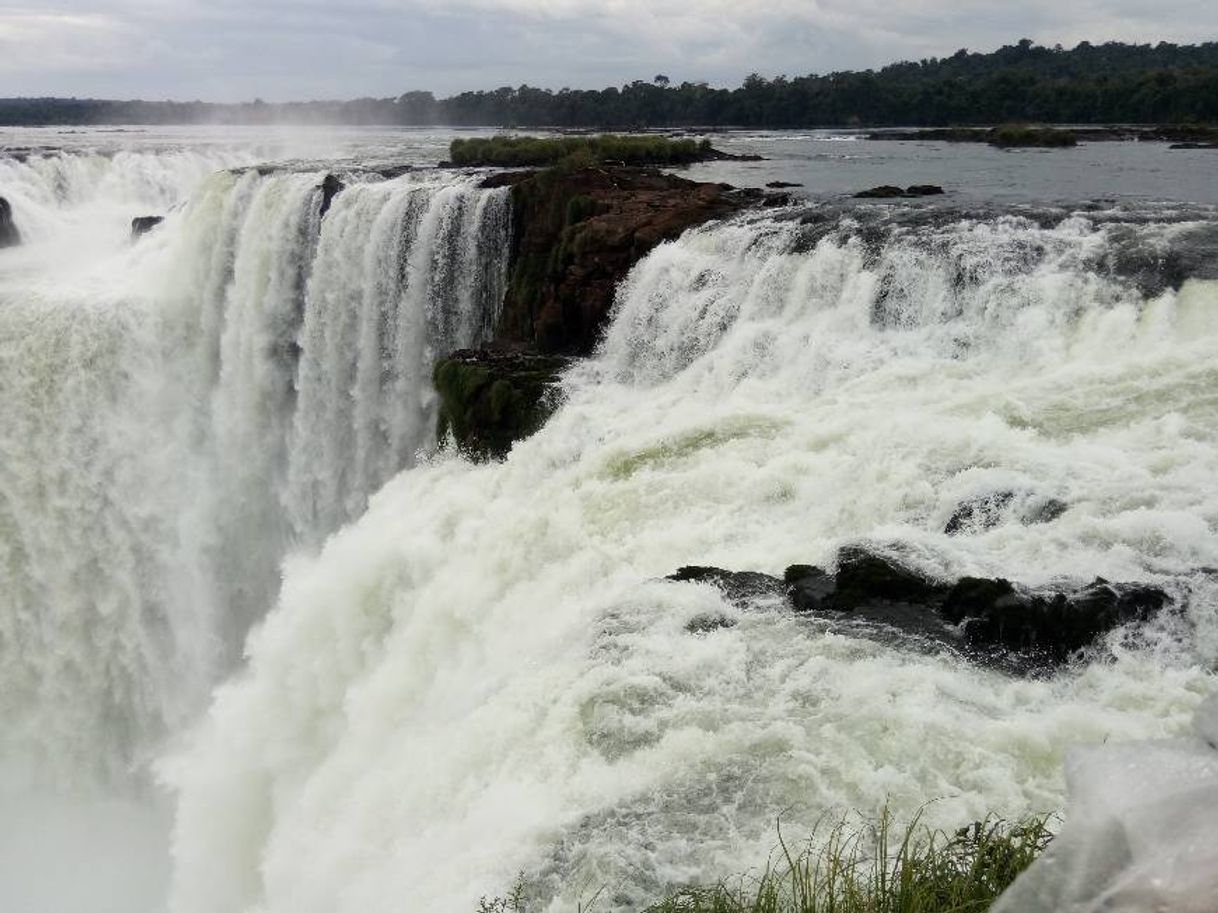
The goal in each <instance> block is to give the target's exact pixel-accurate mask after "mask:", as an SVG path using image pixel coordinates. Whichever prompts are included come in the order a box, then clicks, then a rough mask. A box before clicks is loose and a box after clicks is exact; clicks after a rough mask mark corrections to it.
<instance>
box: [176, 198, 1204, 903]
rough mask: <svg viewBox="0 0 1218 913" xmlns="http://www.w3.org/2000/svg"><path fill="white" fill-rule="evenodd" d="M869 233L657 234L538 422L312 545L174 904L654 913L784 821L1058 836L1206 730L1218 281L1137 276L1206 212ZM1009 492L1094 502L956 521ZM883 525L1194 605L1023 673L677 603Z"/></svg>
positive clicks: (292, 574)
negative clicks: (1118, 775)
mask: <svg viewBox="0 0 1218 913" xmlns="http://www.w3.org/2000/svg"><path fill="white" fill-rule="evenodd" d="M863 212H864V211H863V210H860V213H863ZM869 212H872V216H868V217H866V218H865V217H864V215H854V214H851V213H850V212H845V213H837V214H832V213H830V214H829V217H828V218H827V219H826V217H825V214H824V213H820V214H819V215H818V214H817V213H816V212H813V213H812V214H811V217H810V218H807V219H803V220H801V219H799V218H794V217H750V218H746V219H742V220H738V221H735V222H732V223H729V224H722V225H714V226H709V227H706V228H703V229H699V230H695V231H692V232H689V233H687V234H686V235H685V236H683V237H682V238H681V239H680V240H678V241H676V242H674V243H670V244H665V245H662V246H661V247H659V248H657V249H656V250H655V251H653V252H652V253H651V254H650V255H649V256H648V257H647V258H645V259H644V260H643V261H642V262H641V263H640V264H639V265H638V266H637V267H636V268H635V270H634V271H633V272H632V274H631V276H630V278H629V280H628V281H627V282H626V283H625V284H624V286H623V287H622V288H621V289H620V291H619V296H618V304H617V308H616V311H615V314H614V318H613V321H612V325H611V326H610V327H609V329H608V331H607V334H606V337H605V339H604V340H603V343H602V345H601V347H600V349H599V351H598V353H597V355H596V357H595V358H593V359H592V360H591V361H589V362H588V363H586V364H583V365H581V366H578V367H576V368H574V369H572V370H571V371H570V372H569V374H568V375H567V376H566V378H565V381H564V392H565V402H564V404H563V406H562V408H561V409H560V410H559V412H558V413H557V414H556V415H555V416H554V418H553V419H552V420H551V421H550V423H549V424H548V425H547V426H546V427H545V428H544V429H542V431H540V432H539V433H538V434H537V435H536V436H534V437H533V438H531V439H530V440H527V441H524V442H522V443H520V444H518V445H517V446H516V447H515V448H514V449H513V451H512V452H511V454H510V455H509V457H508V458H507V460H506V461H504V462H503V463H499V464H489V465H472V464H470V463H467V462H465V461H463V460H461V459H459V458H457V457H455V456H454V455H452V454H450V453H445V452H441V453H438V454H436V455H434V456H431V457H429V458H428V459H425V460H423V461H422V462H420V463H419V464H418V465H416V466H415V467H414V468H412V469H411V470H410V471H408V472H404V473H401V474H399V475H397V476H395V477H394V478H392V479H391V480H390V481H389V482H388V483H387V484H386V485H385V486H384V487H383V488H382V489H381V490H380V491H379V492H378V493H377V494H375V495H374V496H373V497H372V498H371V500H370V502H369V504H368V508H367V511H366V512H365V513H364V514H363V515H362V516H360V517H358V519H356V520H354V522H352V523H350V524H348V525H347V526H345V527H344V528H343V529H342V530H341V531H340V532H338V533H337V534H336V535H334V536H333V537H331V538H330V539H329V540H328V541H326V543H325V544H324V546H323V548H322V550H321V553H320V555H318V556H316V557H303V556H302V557H300V558H295V559H289V561H288V563H287V564H286V566H285V570H284V580H283V589H282V592H281V594H280V596H279V599H278V602H277V605H276V606H275V608H274V610H273V611H271V613H270V614H269V615H268V616H267V617H266V619H265V621H264V622H263V623H261V624H260V625H258V626H257V628H256V629H255V630H254V632H253V633H252V635H251V637H250V640H249V642H248V645H247V654H248V663H247V666H246V668H245V669H244V670H243V671H242V672H241V673H239V674H238V675H237V676H235V677H234V678H233V679H232V680H231V681H229V682H228V683H226V684H224V685H223V686H222V687H221V688H220V689H219V690H218V691H217V692H216V696H215V700H214V703H213V704H212V707H211V709H210V711H209V713H208V716H207V719H206V721H205V723H204V724H203V725H202V726H201V727H199V728H198V729H197V730H196V731H195V732H194V733H193V734H192V735H191V736H190V737H189V738H187V739H186V740H184V741H183V742H182V743H181V744H180V745H179V746H178V747H177V749H176V751H174V752H173V753H172V754H171V756H170V757H169V758H167V759H166V760H165V761H164V762H163V763H162V764H161V766H160V768H159V770H160V771H161V774H162V776H163V777H164V778H165V781H166V782H167V783H169V784H171V786H172V788H173V789H175V790H176V791H177V794H178V796H179V802H178V807H177V815H176V822H175V830H174V841H173V853H174V861H175V870H174V877H173V884H172V889H171V909H173V910H174V911H176V913H221V911H233V910H249V911H255V910H256V911H265V913H278V911H284V913H286V911H293V913H308V911H319V913H320V911H327V913H332V911H353V913H354V911H360V913H369V911H380V910H385V911H389V910H400V909H403V907H404V906H405V907H407V908H410V909H427V910H442V911H454V913H456V911H466V910H471V909H475V908H476V902H477V899H478V898H479V896H481V895H484V894H486V895H491V894H495V893H501V892H503V891H504V890H506V889H507V888H509V887H510V886H511V885H512V884H513V883H514V882H515V881H516V879H517V877H518V876H520V875H522V876H523V879H524V882H523V883H524V885H525V888H526V891H527V892H528V894H529V896H530V897H532V898H533V899H534V900H535V901H536V905H537V906H536V908H537V909H542V910H551V911H560V910H561V911H566V910H574V909H576V908H577V906H578V905H579V904H580V903H581V902H583V903H584V904H587V902H588V901H589V900H590V899H592V897H593V896H594V895H595V896H596V897H597V909H607V910H622V911H625V910H637V909H640V908H641V907H642V906H644V905H645V904H646V902H648V901H650V900H653V899H654V898H655V897H656V896H657V895H658V894H660V893H662V892H663V890H664V889H665V887H666V886H670V885H673V884H680V883H687V882H691V881H692V882H701V881H713V880H715V879H717V878H719V877H723V876H729V875H733V874H736V873H740V872H743V871H746V870H748V869H750V867H751V868H753V869H754V870H757V869H758V868H759V867H761V866H763V865H764V864H765V861H766V859H767V857H768V855H769V853H770V852H771V851H772V850H773V849H774V847H775V846H776V844H777V839H778V833H777V826H778V822H779V820H781V827H782V830H783V833H784V834H786V835H788V836H792V835H794V836H795V837H796V839H798V838H799V837H801V836H802V835H803V834H806V833H808V831H809V830H810V829H811V828H812V826H813V825H814V824H815V822H816V821H817V820H818V819H820V817H821V816H822V815H824V814H825V813H826V812H827V811H843V810H857V811H860V812H862V813H863V814H873V813H876V812H877V811H878V810H879V809H880V808H881V807H882V806H884V805H885V804H888V805H889V806H890V807H891V808H893V809H894V810H895V811H896V812H897V813H898V815H901V816H908V815H911V814H912V813H914V812H915V811H916V810H918V809H919V808H921V807H923V806H926V809H925V816H926V820H927V821H928V822H929V823H931V824H934V825H941V826H952V827H954V826H957V825H959V824H961V823H966V822H969V821H972V820H975V819H977V818H980V817H983V816H985V815H987V814H990V813H998V814H1002V815H1018V814H1022V813H1025V812H1028V811H1053V810H1057V809H1060V808H1061V807H1062V805H1063V801H1064V783H1063V778H1062V773H1061V770H1062V761H1063V757H1064V755H1065V753H1066V750H1067V748H1068V747H1069V746H1071V745H1074V744H1078V743H1101V742H1105V741H1108V742H1119V741H1124V740H1132V739H1145V738H1162V737H1170V736H1175V735H1179V734H1182V733H1184V732H1186V731H1187V730H1188V727H1189V721H1190V718H1191V716H1192V713H1193V710H1194V708H1195V707H1196V706H1197V705H1198V703H1199V701H1200V700H1201V699H1202V697H1203V696H1204V695H1206V694H1207V693H1209V692H1210V691H1211V690H1212V689H1213V682H1212V675H1211V672H1210V670H1212V669H1213V667H1214V663H1215V660H1216V659H1218V619H1216V618H1215V612H1216V611H1218V598H1216V597H1218V588H1216V586H1215V579H1214V576H1213V574H1212V573H1211V572H1208V571H1205V570H1203V569H1204V568H1206V567H1213V566H1215V565H1216V564H1218V539H1216V537H1215V535H1214V524H1215V522H1216V521H1218V490H1215V488H1214V486H1213V485H1212V479H1213V478H1214V477H1215V473H1216V472H1218V399H1216V398H1215V396H1214V393H1213V391H1214V390H1215V389H1216V388H1218V368H1216V367H1215V365H1218V285H1215V283H1213V282H1212V281H1203V280H1189V281H1184V282H1183V283H1175V282H1156V281H1154V280H1155V276H1154V275H1150V276H1148V275H1147V274H1145V273H1144V271H1139V270H1138V269H1132V268H1128V269H1127V268H1126V267H1127V266H1128V264H1129V262H1130V257H1132V258H1133V260H1134V261H1136V263H1135V266H1136V265H1137V263H1142V262H1143V261H1144V262H1145V263H1149V264H1151V265H1152V266H1153V265H1154V264H1157V263H1160V262H1162V261H1163V260H1164V257H1162V256H1160V255H1161V254H1162V253H1163V252H1165V251H1171V250H1173V249H1176V248H1180V249H1184V248H1186V247H1187V246H1188V245H1189V244H1190V243H1191V242H1190V238H1192V237H1193V236H1194V235H1196V234H1198V233H1201V234H1203V233H1205V232H1206V231H1209V230H1210V229H1211V228H1212V224H1211V223H1212V221H1213V214H1212V213H1208V212H1205V211H1198V212H1195V213H1192V214H1188V213H1185V214H1183V215H1182V214H1180V213H1171V212H1165V211H1157V210H1148V211H1147V212H1144V213H1141V214H1137V215H1136V217H1131V216H1130V214H1129V213H1127V212H1118V211H1112V212H1105V211H1102V210H1092V211H1089V212H1080V213H1070V212H1068V211H1067V212H1058V213H1048V214H1046V213H1044V212H1040V213H1020V212H1006V213H998V214H991V215H988V216H986V215H981V216H977V217H970V216H968V215H966V214H960V213H954V214H953V213H944V214H939V215H936V214H935V213H934V212H932V214H931V216H930V217H927V218H921V219H915V220H912V221H910V220H906V221H904V222H903V221H902V220H901V219H900V218H897V217H896V216H893V217H891V218H889V217H887V216H881V217H880V218H879V221H878V222H877V221H876V219H875V218H874V212H893V211H892V210H875V211H869ZM1131 245H1132V246H1131ZM1131 251H1132V253H1131ZM1134 254H1137V256H1134ZM1127 255H1128V256H1127ZM1138 257H1142V258H1143V259H1142V260H1138ZM1139 269H1140V268H1139ZM1151 272H1152V273H1153V269H1152V270H1151ZM1003 490H1014V491H1020V492H1030V493H1033V494H1036V495H1043V496H1048V497H1054V498H1058V499H1060V500H1062V501H1063V502H1064V503H1066V504H1067V505H1068V509H1067V510H1066V512H1065V513H1064V514H1063V515H1062V516H1060V517H1059V518H1057V519H1055V520H1054V521H1052V522H1050V523H1047V524H1042V525H1024V524H1022V523H1021V522H1019V520H1018V518H1016V517H1007V518H1005V520H1004V522H1002V523H1000V524H998V525H997V526H996V527H995V528H993V529H990V530H987V531H983V532H978V533H974V534H970V535H964V536H948V535H946V534H945V532H944V527H945V524H946V522H947V520H948V519H949V517H950V516H951V514H952V512H953V511H954V510H955V508H956V506H957V505H958V504H959V503H960V502H961V501H963V500H966V499H968V498H971V497H975V496H977V495H979V494H986V493H992V492H995V491H1003ZM860 540H865V541H868V542H870V543H872V544H873V545H874V546H875V547H878V548H880V549H881V550H884V551H888V552H890V553H893V554H896V555H899V556H900V557H901V558H902V560H904V561H907V562H910V563H913V564H915V565H917V566H919V567H921V568H923V569H924V570H926V571H927V572H929V573H931V574H939V575H942V576H944V577H954V576H957V575H960V574H966V573H974V574H984V575H1002V576H1005V577H1009V578H1011V579H1015V580H1020V581H1023V582H1025V583H1029V584H1045V583H1050V582H1053V581H1060V580H1071V581H1086V580H1090V579H1092V578H1093V577H1095V576H1097V575H1100V576H1104V577H1106V578H1108V579H1111V580H1131V581H1132V580H1137V581H1145V582H1151V583H1156V584H1159V585H1161V586H1163V587H1165V588H1166V589H1168V590H1169V591H1170V592H1171V593H1172V594H1173V595H1174V596H1175V597H1176V599H1177V601H1178V606H1179V609H1178V611H1177V612H1174V613H1169V614H1168V615H1166V616H1164V617H1163V618H1161V619H1160V620H1159V621H1157V622H1155V623H1152V624H1150V625H1147V626H1145V627H1143V628H1140V629H1137V630H1126V631H1119V632H1116V633H1114V634H1113V635H1112V636H1110V637H1109V638H1108V639H1107V641H1106V643H1105V645H1104V649H1103V651H1101V654H1100V655H1099V656H1098V657H1096V659H1095V660H1094V661H1092V662H1087V663H1080V664H1077V665H1075V666H1073V667H1071V668H1069V669H1067V670H1065V671H1063V672H1061V673H1059V674H1057V675H1055V676H1052V677H1046V678H1043V679H1021V678H1012V677H1009V676H1006V675H1003V674H1001V673H999V672H997V671H993V670H987V669H985V668H981V667H978V666H976V665H973V664H970V663H968V662H965V661H964V660H962V659H960V658H958V657H955V656H952V655H949V654H946V653H943V652H940V651H936V650H934V649H933V648H927V647H925V646H924V645H918V644H915V643H903V642H894V641H893V640H892V639H891V638H885V637H876V636H869V635H868V634H867V632H863V631H851V630H841V629H831V628H826V626H824V625H819V624H816V623H811V622H807V621H803V620H800V619H798V618H796V617H794V616H792V615H790V614H789V613H787V612H786V611H783V610H782V609H781V607H779V606H775V605H766V604H758V605H753V606H745V607H742V606H739V605H734V604H732V603H729V602H727V601H726V600H725V599H724V598H723V596H722V594H721V593H719V592H718V591H717V590H716V589H715V588H714V587H712V586H710V585H699V584H688V583H675V582H670V581H665V580H663V579H662V578H663V576H664V575H666V574H669V573H671V572H672V571H673V570H675V569H676V568H677V567H679V566H681V565H685V564H690V563H700V564H714V565H719V566H723V567H728V568H734V569H740V570H746V569H753V570H760V571H766V572H769V573H778V572H781V569H782V568H783V567H785V566H786V565H788V564H792V563H818V564H822V565H823V564H826V563H830V562H831V561H832V558H833V555H834V553H835V551H836V548H837V547H838V546H839V545H841V544H842V543H844V542H851V541H860ZM708 615H710V616H714V617H719V618H722V619H724V620H726V621H727V622H728V624H723V625H715V626H710V629H709V630H708V628H707V626H705V625H693V626H692V627H693V628H694V629H695V630H697V631H700V632H701V633H694V632H692V631H691V626H690V622H691V621H694V620H696V619H698V618H703V617H706V616H708ZM927 803H929V805H927Z"/></svg>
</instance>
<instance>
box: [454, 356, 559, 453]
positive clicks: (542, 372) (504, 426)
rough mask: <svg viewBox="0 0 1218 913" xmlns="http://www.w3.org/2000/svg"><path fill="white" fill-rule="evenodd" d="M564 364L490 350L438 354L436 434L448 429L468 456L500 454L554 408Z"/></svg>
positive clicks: (547, 359) (548, 415)
mask: <svg viewBox="0 0 1218 913" xmlns="http://www.w3.org/2000/svg"><path fill="white" fill-rule="evenodd" d="M565 364H566V361H565V360H564V359H562V358H555V357H549V356H543V355H529V354H525V353H509V352H502V353H500V352H490V351H474V352H470V351H467V352H457V353H454V354H453V355H451V356H449V357H448V358H443V359H441V360H440V361H438V362H437V363H436V366H435V368H434V370H433V375H432V379H433V383H434V384H435V388H436V392H437V393H438V394H439V395H440V410H439V416H438V418H437V433H438V436H439V437H440V438H441V439H443V438H445V437H446V436H447V435H449V434H451V435H452V438H453V441H454V442H455V443H456V445H457V448H458V449H459V450H460V451H461V452H462V453H464V454H465V455H466V456H468V457H470V458H471V459H474V460H488V459H502V458H503V457H504V456H506V455H507V453H508V451H509V450H510V449H511V447H512V444H513V443H514V442H516V441H518V440H521V439H523V438H526V437H528V436H529V435H530V434H533V433H534V432H535V431H537V429H538V428H540V427H541V426H542V425H543V424H544V423H545V421H546V419H547V418H549V417H550V414H551V413H552V412H553V411H554V409H555V407H556V405H557V400H556V396H557V392H558V391H557V386H556V385H557V382H558V376H559V374H560V372H561V371H562V368H563V367H564V366H565Z"/></svg>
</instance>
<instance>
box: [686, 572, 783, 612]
mask: <svg viewBox="0 0 1218 913" xmlns="http://www.w3.org/2000/svg"><path fill="white" fill-rule="evenodd" d="M667 579H668V580H676V581H679V582H683V583H684V582H691V581H692V582H694V583H709V584H711V585H712V586H715V587H718V588H719V590H721V591H722V593H723V595H724V598H726V599H727V600H728V601H729V602H736V603H748V602H751V601H753V600H756V599H765V598H773V597H781V596H784V595H785V594H786V586H785V585H784V584H783V582H782V581H781V580H779V579H778V578H777V577H771V576H770V575H769V574H760V573H757V572H756V571H727V570H724V569H723V568H721V567H701V566H697V565H693V566H690V567H683V568H679V569H678V570H677V572H676V573H675V574H671V575H670V576H669V577H668V578H667Z"/></svg>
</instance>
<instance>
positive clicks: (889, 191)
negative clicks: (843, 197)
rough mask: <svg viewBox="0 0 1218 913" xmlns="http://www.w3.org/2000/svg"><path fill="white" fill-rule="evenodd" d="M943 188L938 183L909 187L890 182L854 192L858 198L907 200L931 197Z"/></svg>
mask: <svg viewBox="0 0 1218 913" xmlns="http://www.w3.org/2000/svg"><path fill="white" fill-rule="evenodd" d="M943 192H944V191H943V188H942V187H940V186H939V185H938V184H913V185H911V186H909V187H904V188H903V187H896V186H894V185H892V184H881V185H880V186H879V187H871V188H869V189H867V190H860V191H859V192H858V193H856V194H855V195H854V196H855V199H859V200H908V199H913V198H914V197H931V196H939V195H940V194H942V193H943Z"/></svg>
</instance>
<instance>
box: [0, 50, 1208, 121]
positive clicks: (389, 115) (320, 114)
mask: <svg viewBox="0 0 1218 913" xmlns="http://www.w3.org/2000/svg"><path fill="white" fill-rule="evenodd" d="M1216 121H1218V42H1207V43H1205V44H1198V45H1176V44H1167V43H1162V42H1161V43H1159V44H1155V45H1150V44H1145V45H1129V44H1120V43H1115V42H1110V43H1106V44H1091V43H1089V42H1082V43H1080V44H1079V45H1077V46H1076V47H1074V48H1069V49H1066V48H1062V47H1061V46H1056V47H1044V46H1040V45H1037V44H1035V43H1034V42H1032V41H1031V40H1029V39H1024V40H1022V41H1019V42H1018V43H1016V44H1013V45H1008V46H1006V47H1002V48H1000V49H998V50H997V51H994V52H991V53H973V52H970V51H968V50H964V49H962V50H959V51H957V52H956V53H954V54H952V55H951V56H950V57H943V58H930V59H926V60H920V61H905V62H901V63H894V64H891V65H889V66H886V67H883V68H882V69H879V70H863V71H846V72H835V73H828V74H825V75H809V76H795V77H788V76H778V77H774V78H767V77H765V76H761V75H759V74H752V75H750V76H748V77H747V78H746V79H745V80H744V81H743V83H742V84H741V85H740V86H737V87H735V88H716V87H712V86H710V85H708V84H706V83H704V82H681V83H679V84H678V83H675V82H674V80H672V79H670V78H669V77H668V76H666V75H664V74H657V75H655V76H654V77H651V78H650V79H647V80H636V81H634V82H631V83H629V84H627V85H623V86H621V87H610V88H606V89H599V90H591V89H569V88H563V89H559V90H551V89H542V88H535V87H532V86H527V85H524V86H519V87H516V88H512V87H508V86H505V87H502V88H498V89H492V90H488V91H477V92H462V93H460V94H458V95H454V96H451V97H448V98H437V97H435V96H434V95H433V94H432V93H431V92H426V91H410V92H405V93H403V94H402V95H399V96H397V97H395V98H358V99H354V100H350V101H308V102H287V103H268V102H264V101H262V100H261V99H256V100H254V101H252V102H248V103H244V104H212V103H207V102H201V101H192V102H177V101H138V100H137V101H114V100H103V99H82V98H70V99H64V98H10V99H0V124H5V125H12V126H16V125H21V126H40V125H92V126H98V125H117V124H142V125H155V124H200V123H204V124H206V123H219V124H260V123H302V124H309V123H312V124H363V125H401V126H428V125H445V126H454V127H460V126H498V127H507V128H515V127H529V128H539V127H554V128H587V129H592V128H604V127H612V128H617V129H622V128H626V129H645V128H661V129H663V128H703V129H705V128H726V127H754V128H792V127H794V128H798V127H852V126H857V127H869V126H956V125H970V124H1001V123H1016V122H1024V123H1058V124H1097V123H1143V124H1144V123H1213V122H1216Z"/></svg>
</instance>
